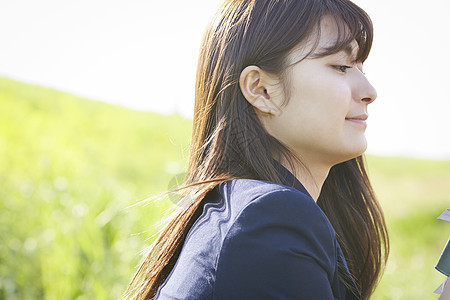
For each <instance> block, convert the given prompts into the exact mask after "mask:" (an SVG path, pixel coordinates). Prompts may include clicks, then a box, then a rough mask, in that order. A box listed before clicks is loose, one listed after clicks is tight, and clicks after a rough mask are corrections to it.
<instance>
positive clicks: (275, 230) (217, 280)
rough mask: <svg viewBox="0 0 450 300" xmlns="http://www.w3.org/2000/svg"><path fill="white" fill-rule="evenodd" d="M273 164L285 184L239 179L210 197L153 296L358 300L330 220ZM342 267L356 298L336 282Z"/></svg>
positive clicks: (214, 190) (227, 183)
mask: <svg viewBox="0 0 450 300" xmlns="http://www.w3.org/2000/svg"><path fill="white" fill-rule="evenodd" d="M274 164H275V166H276V168H277V170H278V172H279V174H280V175H281V177H282V179H283V184H285V185H280V184H276V183H273V182H268V181H261V180H252V179H236V180H231V181H227V182H224V183H222V184H220V185H218V186H216V188H215V189H213V190H212V191H211V192H210V193H208V194H207V196H206V197H207V199H205V200H206V204H205V205H204V208H203V213H202V215H201V216H200V217H199V218H198V219H197V221H196V222H195V223H194V225H193V226H192V228H191V229H190V231H189V233H188V235H187V237H186V240H185V242H184V245H183V248H182V250H181V253H180V256H179V258H178V260H177V262H176V264H175V266H174V268H173V270H172V272H171V273H170V274H169V276H168V277H167V279H166V280H165V282H164V283H163V284H162V285H161V286H160V288H159V290H158V292H157V294H156V297H155V299H158V300H166V299H180V300H181V299H182V300H187V299H214V300H219V299H224V300H230V299H246V300H249V299H258V300H259V299H286V300H288V299H308V300H310V299H320V300H321V299H323V300H328V299H342V300H344V299H361V297H360V295H359V292H358V290H357V288H356V285H355V284H354V282H353V281H352V280H351V276H350V273H349V272H348V268H347V264H346V262H345V258H344V255H343V254H342V250H341V248H340V247H339V244H338V242H337V240H336V233H335V231H334V229H333V227H332V225H331V223H330V222H329V220H328V218H327V217H326V215H325V214H324V213H323V211H322V210H321V209H320V207H319V206H318V205H317V204H316V202H315V201H314V200H313V199H312V198H311V196H310V195H309V194H308V192H307V191H306V189H305V188H304V187H303V186H302V184H301V183H300V182H299V181H298V180H297V179H296V178H295V177H294V176H293V175H292V173H290V172H289V171H288V170H287V169H286V168H284V167H283V166H282V165H281V164H279V163H278V162H276V161H274ZM338 264H340V265H341V266H342V267H343V268H344V270H345V272H346V273H347V276H348V278H349V280H350V281H352V283H353V286H354V287H353V288H354V289H355V290H356V294H357V295H356V296H355V295H354V294H353V293H351V292H350V291H349V290H347V288H346V287H345V285H344V284H343V283H342V282H341V281H340V280H339V277H338ZM346 297H347V298H346Z"/></svg>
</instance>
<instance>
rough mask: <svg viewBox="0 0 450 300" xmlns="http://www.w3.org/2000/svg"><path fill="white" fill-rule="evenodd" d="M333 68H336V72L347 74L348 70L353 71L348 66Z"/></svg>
mask: <svg viewBox="0 0 450 300" xmlns="http://www.w3.org/2000/svg"><path fill="white" fill-rule="evenodd" d="M333 68H335V69H336V70H338V71H339V72H341V73H347V69H351V68H352V67H350V66H346V65H336V66H333Z"/></svg>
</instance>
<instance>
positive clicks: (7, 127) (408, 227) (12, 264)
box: [0, 78, 450, 299]
mask: <svg viewBox="0 0 450 300" xmlns="http://www.w3.org/2000/svg"><path fill="white" fill-rule="evenodd" d="M161 101H163V99H162V100H161ZM190 131H191V121H190V120H186V119H183V118H182V117H180V116H176V115H173V116H162V115H158V114H155V113H150V112H138V111H133V110H130V109H126V108H124V107H121V106H116V105H110V104H105V103H102V102H96V101H91V100H87V99H82V98H79V97H75V96H73V95H70V94H67V93H62V92H59V91H55V90H52V89H47V88H43V87H39V86H34V85H29V84H24V83H20V82H17V81H13V80H10V79H7V78H0V299H116V298H118V297H119V296H120V294H121V293H122V292H123V291H124V289H125V288H126V286H127V284H128V282H129V280H130V279H131V276H132V274H133V273H134V271H135V267H136V265H137V264H138V261H139V251H140V250H142V249H143V248H144V246H145V245H146V244H148V243H149V241H148V240H146V239H147V238H149V237H151V236H152V235H153V234H154V233H155V232H156V227H155V226H156V225H155V224H157V223H158V222H159V221H160V220H161V218H162V216H163V215H164V214H165V212H166V211H167V209H168V208H169V207H170V206H171V204H170V202H169V201H168V200H167V199H165V200H162V201H159V202H157V203H152V204H151V205H148V206H145V207H133V208H127V207H128V206H130V205H132V204H134V203H136V201H138V200H142V199H144V198H146V197H148V196H151V195H154V194H156V193H159V192H163V191H165V190H166V189H167V188H168V183H169V182H170V180H171V178H173V176H174V175H175V174H177V173H179V172H182V170H183V166H184V162H185V159H186V155H187V146H188V142H189V138H190ZM368 164H369V172H370V175H371V178H372V179H373V183H374V186H375V190H376V191H377V192H378V196H379V198H380V201H381V202H382V205H383V207H384V208H385V213H386V218H387V221H388V225H389V228H390V233H391V243H392V245H391V256H390V259H389V263H388V266H387V269H386V272H385V275H384V277H383V279H382V280H381V282H380V285H379V288H378V289H377V291H376V293H375V295H374V297H373V298H372V299H435V298H436V297H434V296H433V294H432V292H433V291H434V289H435V288H436V287H437V286H438V285H439V284H440V283H441V282H442V281H443V279H444V278H443V276H442V275H440V274H439V273H438V272H437V271H435V270H434V265H435V263H436V262H437V259H438V258H439V255H440V253H441V251H442V249H443V247H444V246H445V242H446V241H447V238H448V234H449V232H450V224H448V223H446V222H443V221H438V220H436V217H437V216H438V215H440V214H441V213H442V211H443V210H444V209H446V208H448V207H450V193H449V192H450V188H449V183H450V161H429V160H418V159H409V158H395V157H392V158H391V157H375V156H369V157H368ZM137 233H143V234H137Z"/></svg>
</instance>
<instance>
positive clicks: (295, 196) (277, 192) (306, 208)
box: [219, 179, 335, 239]
mask: <svg viewBox="0 0 450 300" xmlns="http://www.w3.org/2000/svg"><path fill="white" fill-rule="evenodd" d="M219 189H220V194H221V196H222V197H223V198H224V200H225V201H226V202H228V207H229V208H230V210H231V211H232V214H233V215H235V218H233V219H234V221H235V222H236V221H237V222H245V221H246V220H247V219H250V220H248V221H251V222H256V223H258V224H259V223H260V222H263V223H266V224H267V223H269V222H275V223H277V222H281V223H290V224H291V225H293V226H300V227H305V228H304V229H309V230H312V231H316V233H323V234H324V235H325V238H326V239H334V238H335V232H334V229H333V227H332V225H331V224H330V222H329V221H328V218H327V217H326V215H325V214H324V213H323V211H322V209H321V208H320V207H319V206H318V205H317V203H316V202H315V201H314V200H313V199H312V198H311V197H310V196H309V195H307V194H306V193H303V192H301V191H299V190H297V189H295V188H292V187H288V186H285V185H281V184H277V183H273V182H268V181H262V180H252V179H237V180H232V181H229V182H226V183H224V184H223V185H222V186H221V187H220V188H219ZM253 218H255V220H252V219H253Z"/></svg>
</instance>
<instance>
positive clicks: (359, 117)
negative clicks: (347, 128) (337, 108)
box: [345, 114, 369, 121]
mask: <svg viewBox="0 0 450 300" xmlns="http://www.w3.org/2000/svg"><path fill="white" fill-rule="evenodd" d="M368 117H369V115H368V114H361V115H358V116H352V117H346V118H345V119H346V120H362V121H365V120H367V118H368Z"/></svg>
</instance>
